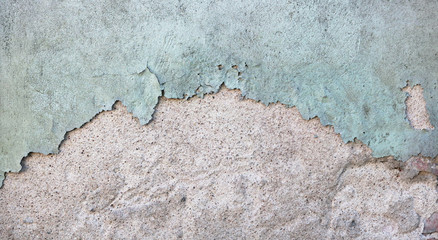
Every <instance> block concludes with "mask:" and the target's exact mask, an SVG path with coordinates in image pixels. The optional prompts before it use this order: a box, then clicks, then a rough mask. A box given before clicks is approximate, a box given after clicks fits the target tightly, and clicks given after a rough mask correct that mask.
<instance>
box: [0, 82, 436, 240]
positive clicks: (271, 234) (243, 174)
mask: <svg viewBox="0 0 438 240" xmlns="http://www.w3.org/2000/svg"><path fill="white" fill-rule="evenodd" d="M420 158H421V157H420ZM426 160H427V161H429V163H430V164H433V161H434V160H433V159H426ZM426 160H424V161H426ZM435 160H436V159H435ZM22 165H23V170H22V172H20V173H9V174H7V177H6V180H5V182H4V186H3V188H2V189H0V201H1V205H0V212H1V214H0V232H1V238H2V239H427V238H432V237H434V236H435V237H436V236H437V235H436V233H433V232H434V231H435V230H436V229H434V228H433V226H432V225H431V226H432V227H431V230H430V229H427V230H428V231H429V232H428V234H427V235H423V228H424V225H425V222H426V221H427V219H428V218H429V217H430V216H431V215H432V214H433V213H434V212H436V211H438V203H437V200H438V193H437V191H436V187H437V178H436V176H435V175H434V174H432V173H430V172H427V171H422V170H421V169H420V170H421V171H420V170H418V171H413V170H412V169H407V168H408V167H411V168H412V167H413V166H414V164H403V163H401V162H398V161H395V160H393V159H391V158H382V159H374V158H372V157H371V150H370V149H369V148H368V147H366V146H365V145H363V144H361V143H360V142H356V143H348V144H345V143H344V142H343V141H342V140H341V137H340V136H339V135H338V134H335V133H334V129H333V128H332V127H324V126H322V125H321V123H320V122H319V119H318V118H314V119H312V120H310V121H305V120H303V119H302V118H301V115H300V114H299V112H298V110H297V109H296V108H286V107H285V106H283V105H281V104H272V105H270V106H268V107H266V106H265V105H263V104H261V103H258V102H255V101H253V100H244V99H241V97H240V92H239V91H233V90H227V89H223V90H221V91H220V92H219V93H217V94H213V95H208V96H205V98H204V99H200V98H197V97H195V98H192V99H189V100H188V101H186V100H169V99H166V98H161V99H160V102H159V104H158V106H157V109H156V112H155V114H154V118H153V120H152V121H151V122H150V123H149V124H148V125H144V126H141V125H140V124H139V121H138V119H136V118H134V117H133V116H132V114H130V113H129V112H127V110H126V108H125V107H124V106H123V105H122V104H121V103H120V102H118V103H117V104H115V106H114V110H112V111H106V112H102V113H100V114H99V115H97V116H96V117H95V118H94V119H93V120H92V121H91V122H89V123H87V124H85V125H84V126H83V127H82V128H80V129H77V130H74V131H72V132H70V133H68V134H67V136H66V140H65V141H64V142H63V144H62V145H61V147H60V153H59V154H56V155H48V156H46V155H43V154H39V153H33V154H30V156H29V157H27V158H25V159H24V161H23V162H22ZM429 225H430V224H429ZM434 234H435V235H434Z"/></svg>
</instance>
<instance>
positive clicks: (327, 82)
mask: <svg viewBox="0 0 438 240" xmlns="http://www.w3.org/2000/svg"><path fill="white" fill-rule="evenodd" d="M437 13H438V2H437V1H427V0H421V1H413V2H410V1H380V0H379V1H378V0H372V1H365V0H363V1H341V0H336V1H313V2H311V1H285V0H284V1H271V2H270V1H267V2H266V1H246V0H243V1H213V0H212V1H203V2H198V3H195V2H194V1H161V0H160V1H158V0H149V1H134V0H133V1H48V0H46V1H19V2H15V1H9V0H6V1H2V2H0V84H1V87H0V93H1V95H0V100H1V101H0V112H1V119H0V124H1V125H0V134H1V140H0V147H1V152H0V171H1V172H8V171H14V172H16V171H19V170H20V169H21V166H20V161H21V159H22V158H23V157H25V156H26V155H27V154H28V153H29V152H42V153H45V154H47V153H56V152H57V150H58V145H59V143H60V142H61V141H62V139H63V137H64V135H65V133H66V132H67V131H69V130H72V129H74V128H77V127H80V126H81V125H82V124H83V123H85V122H87V121H89V120H90V119H91V118H92V117H93V116H94V115H95V114H96V113H98V112H100V111H102V110H107V109H110V108H111V106H112V104H113V103H114V101H116V100H121V101H122V102H123V103H124V104H125V105H127V107H128V109H129V110H130V111H132V112H133V113H134V115H135V116H137V117H139V119H140V121H141V123H142V124H144V123H147V122H148V121H149V120H150V118H151V115H152V113H153V108H154V107H155V105H156V104H157V99H158V97H159V96H161V93H162V92H161V90H164V94H165V96H166V97H169V98H184V97H185V98H188V97H191V96H194V95H200V96H202V95H203V94H205V93H211V92H216V91H218V89H219V87H220V86H221V85H222V84H223V83H225V85H226V86H227V87H229V88H238V89H240V90H242V93H243V95H244V96H245V97H247V98H251V99H256V100H260V101H262V102H263V103H265V104H269V103H273V102H281V103H284V104H286V105H288V106H297V107H298V109H299V111H300V112H301V113H302V115H303V117H304V118H305V119H310V118H313V117H315V116H318V117H319V118H320V119H321V122H322V123H323V124H325V125H326V124H330V125H333V126H334V127H335V130H336V132H339V133H341V136H342V138H343V139H344V141H346V142H347V141H351V140H353V139H354V138H357V139H359V140H361V141H363V142H364V143H366V144H368V146H370V147H371V148H372V150H373V154H374V156H376V157H381V156H388V155H393V156H395V157H396V158H397V159H400V160H406V159H407V158H409V157H410V156H412V155H417V154H423V155H425V156H436V155H437V154H438V131H437V130H432V131H426V130H415V129H413V128H412V127H410V125H409V122H408V121H407V119H406V114H405V103H404V101H405V98H406V94H405V93H404V92H402V91H401V88H403V87H404V86H405V85H406V82H407V81H408V80H409V82H410V84H411V85H415V84H421V85H422V87H423V88H424V96H425V99H426V102H427V110H428V111H429V114H430V122H431V123H432V125H434V126H438V90H437V87H438V86H437V85H438V29H437V28H438V24H437V22H438V16H437ZM218 65H222V66H223V67H218ZM233 66H234V67H233Z"/></svg>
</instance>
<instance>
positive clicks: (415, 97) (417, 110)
mask: <svg viewBox="0 0 438 240" xmlns="http://www.w3.org/2000/svg"><path fill="white" fill-rule="evenodd" d="M403 91H404V92H406V93H408V94H409V96H408V97H407V99H406V115H407V117H408V119H409V122H410V124H411V126H412V127H413V128H415V129H427V130H431V129H434V126H433V125H432V124H431V123H430V120H429V113H428V112H427V109H426V101H425V100H424V96H423V88H422V87H421V85H415V86H413V87H410V86H406V87H405V88H403Z"/></svg>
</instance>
